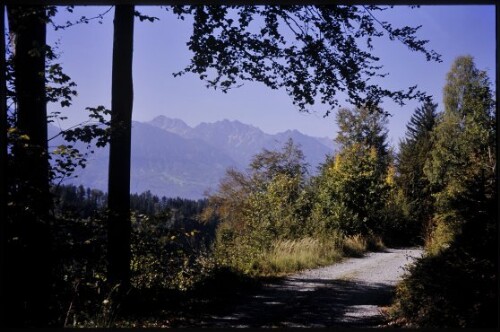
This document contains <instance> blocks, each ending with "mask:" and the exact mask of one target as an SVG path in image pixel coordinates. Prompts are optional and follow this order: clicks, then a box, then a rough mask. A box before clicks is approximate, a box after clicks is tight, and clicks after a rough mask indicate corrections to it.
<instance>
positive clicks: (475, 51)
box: [49, 6, 495, 145]
mask: <svg viewBox="0 0 500 332" xmlns="http://www.w3.org/2000/svg"><path fill="white" fill-rule="evenodd" d="M106 9H107V7H77V8H76V9H75V11H74V13H73V14H68V13H67V12H66V11H65V10H63V9H62V8H61V10H60V13H59V14H58V16H57V17H56V21H58V22H60V23H63V22H65V21H67V20H75V19H76V18H78V17H80V16H81V15H85V16H87V17H92V16H95V15H96V14H98V13H100V12H103V11H104V10H106ZM137 9H138V10H139V11H140V12H142V13H143V14H148V15H152V16H156V17H158V18H159V19H160V20H159V21H156V22H154V23H150V22H140V21H139V20H136V24H135V36H134V38H135V39H134V45H135V50H134V89H135V93H134V116H133V118H134V120H138V121H149V120H151V119H152V118H154V117H155V116H158V115H165V116H168V117H172V118H179V119H182V120H184V121H185V122H186V123H187V124H189V125H191V126H194V125H197V124H199V123H200V122H215V121H217V120H222V119H230V120H239V121H241V122H244V123H248V124H252V125H255V126H257V127H260V128H261V129H262V130H263V131H265V132H268V133H276V132H280V131H285V130H287V129H297V130H299V131H301V132H303V133H305V134H309V135H315V136H328V137H334V136H335V133H336V125H335V120H334V119H335V117H334V115H333V114H332V115H330V116H329V117H327V118H324V117H323V114H324V111H325V109H326V108H325V107H322V106H321V105H319V106H317V107H316V108H315V112H314V113H312V114H303V113H299V112H298V110H297V109H296V108H295V107H294V106H293V105H292V102H291V99H290V98H289V97H288V96H287V94H286V92H285V91H284V90H278V91H276V90H274V91H273V90H270V89H268V88H266V87H265V86H263V85H262V84H259V83H245V85H244V86H243V87H241V88H239V89H233V90H231V91H230V92H229V93H227V94H223V93H222V92H220V91H219V90H217V91H214V90H213V89H207V88H206V87H205V84H204V82H203V81H200V80H199V79H198V77H197V76H195V75H193V74H188V75H185V76H183V77H177V78H174V77H173V76H172V73H173V72H176V71H179V70H181V69H182V68H184V66H185V65H187V64H188V63H189V59H190V56H191V55H190V52H189V50H188V49H187V46H186V45H185V43H186V41H187V40H188V38H189V36H190V31H191V25H190V22H189V20H186V21H181V20H178V19H177V18H176V17H175V16H174V15H173V14H172V13H171V12H166V11H165V9H161V8H159V7H138V8H137ZM378 18H379V19H380V20H387V21H389V22H391V23H392V24H393V25H394V26H403V25H410V26H417V25H423V27H422V28H421V30H420V32H419V37H420V38H422V39H428V40H430V42H429V44H428V47H429V48H432V49H434V50H435V51H437V52H438V53H440V54H442V59H443V62H442V63H435V62H427V61H426V60H425V58H424V56H423V55H422V54H418V53H414V52H410V51H409V50H408V49H406V48H405V47H404V46H402V45H401V44H399V43H398V42H394V41H389V40H388V38H386V37H384V38H383V39H382V40H381V41H380V42H377V43H376V44H375V50H374V52H375V54H376V55H378V56H380V58H381V63H382V64H383V65H384V71H386V72H389V73H390V75H389V76H388V77H387V78H386V79H385V81H384V84H385V85H386V86H387V87H390V88H393V89H400V88H406V87H409V86H412V85H415V84H417V85H418V87H419V89H421V90H424V91H427V92H428V93H430V94H432V95H433V96H434V100H435V101H436V102H438V103H439V108H440V109H442V105H441V100H442V88H443V86H444V83H445V76H446V73H447V72H448V70H449V69H450V67H451V64H452V62H453V60H454V59H455V58H456V57H457V56H460V55H472V56H473V57H474V59H475V62H476V65H477V66H478V67H479V68H480V69H483V70H486V71H487V72H488V75H489V77H490V78H491V81H492V83H494V82H495V76H494V75H495V8H494V6H422V7H421V8H418V9H410V8H409V7H407V6H397V7H395V8H394V9H390V10H387V11H385V12H384V13H383V15H380V14H379V16H378ZM112 28H113V10H111V11H110V12H109V13H108V14H107V15H106V16H105V19H104V21H103V24H98V23H97V22H92V23H89V24H83V25H78V26H74V27H71V28H69V29H67V30H64V31H61V30H60V31H57V32H54V31H49V41H51V42H52V41H56V40H58V41H59V42H60V48H59V51H60V52H61V57H60V59H59V61H60V62H61V63H62V64H63V68H64V70H65V72H66V73H67V74H68V75H70V76H71V77H72V79H73V80H74V81H75V82H76V83H77V84H78V87H77V89H78V93H79V96H78V97H77V98H76V99H75V101H74V104H73V106H72V107H71V108H70V109H66V110H65V111H64V112H65V114H66V115H69V116H70V118H71V119H72V120H71V122H72V123H73V122H76V121H81V120H82V119H83V118H84V111H83V110H84V108H85V107H87V106H96V105H105V106H107V107H110V104H111V56H112V36H113V29H112ZM345 106H349V105H345ZM417 106H418V104H416V103H413V102H412V103H408V104H407V105H406V106H404V107H399V106H396V105H394V104H392V103H385V104H384V105H383V107H384V109H385V110H387V111H389V112H390V113H391V114H393V116H392V117H391V118H390V120H389V130H390V135H389V137H390V140H391V143H392V144H394V145H395V144H397V142H398V141H399V138H400V137H402V136H403V135H404V132H405V126H406V123H407V121H408V120H409V118H410V116H411V114H412V112H413V111H414V109H415V108H416V107H417ZM52 107H54V106H52Z"/></svg>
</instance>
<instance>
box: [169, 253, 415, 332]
mask: <svg viewBox="0 0 500 332" xmlns="http://www.w3.org/2000/svg"><path fill="white" fill-rule="evenodd" d="M421 255H422V250H421V249H419V248H405V249H386V250H385V251H384V252H371V253H367V254H366V255H365V256H363V257H361V258H349V259H346V260H344V261H342V262H340V263H338V264H334V265H330V266H326V267H322V268H318V269H312V270H305V271H302V272H300V273H297V274H294V275H290V276H287V277H284V278H280V279H276V280H273V281H269V282H266V283H265V284H263V285H262V287H260V288H259V289H257V290H254V291H252V292H248V293H245V294H234V296H232V297H230V298H228V299H227V301H225V303H224V305H213V306H212V305H210V304H208V305H206V306H203V309H202V308H200V307H198V308H197V309H198V310H188V312H190V314H186V315H180V316H177V318H175V319H173V320H171V321H169V323H168V325H169V326H170V327H213V328H239V327H253V328H254V327H319V328H321V327H358V328H359V327H362V328H365V327H383V326H384V325H383V324H384V323H385V319H384V315H383V314H382V312H381V309H382V308H384V307H387V306H389V305H390V304H391V301H392V298H393V295H394V290H395V285H396V283H397V282H398V280H399V279H400V278H401V277H402V275H403V274H404V272H405V269H404V267H405V266H406V265H407V264H410V263H411V262H412V261H413V260H414V259H415V258H416V257H420V256H421ZM200 309H202V310H200ZM186 313H187V312H186Z"/></svg>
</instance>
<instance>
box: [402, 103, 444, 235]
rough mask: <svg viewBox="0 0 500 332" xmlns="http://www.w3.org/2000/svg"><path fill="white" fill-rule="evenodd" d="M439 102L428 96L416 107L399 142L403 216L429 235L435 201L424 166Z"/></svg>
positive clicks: (414, 230)
mask: <svg viewBox="0 0 500 332" xmlns="http://www.w3.org/2000/svg"><path fill="white" fill-rule="evenodd" d="M436 109H437V104H435V103H433V102H432V99H429V100H427V101H426V102H425V103H424V104H423V105H422V106H421V107H419V108H417V109H416V110H415V112H414V114H413V115H412V117H411V118H410V122H409V123H408V125H407V126H406V137H405V138H404V139H403V140H402V141H401V142H400V144H399V154H398V157H397V159H398V160H397V171H398V176H397V177H396V182H397V187H398V188H399V190H400V195H401V197H400V199H399V204H401V206H404V209H405V211H404V217H405V218H406V219H407V221H408V222H409V223H412V224H413V226H412V227H411V228H412V230H411V233H412V234H413V236H420V237H421V238H422V239H429V236H430V234H429V232H430V225H431V219H432V214H433V206H434V201H433V197H432V188H431V184H430V181H429V179H428V178H427V176H426V175H425V174H424V167H425V165H426V163H428V161H429V159H430V157H431V151H432V147H433V140H432V131H433V129H434V128H435V126H436V125H437V123H438V121H439V118H438V114H437V110H436Z"/></svg>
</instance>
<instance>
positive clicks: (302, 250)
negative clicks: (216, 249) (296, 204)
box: [256, 238, 342, 275]
mask: <svg viewBox="0 0 500 332" xmlns="http://www.w3.org/2000/svg"><path fill="white" fill-rule="evenodd" d="M264 257H265V258H264V260H263V261H261V262H258V264H257V266H256V269H257V270H259V272H260V274H262V275H283V274H287V273H291V272H295V271H299V270H303V269H309V268H314V267H318V266H324V265H328V264H332V263H334V262H337V261H339V260H340V259H341V258H342V251H341V248H339V246H338V245H337V243H336V241H335V240H334V239H331V240H329V241H320V240H318V239H314V238H304V239H300V240H278V241H276V242H275V243H274V245H273V248H272V249H271V250H270V251H269V253H268V254H267V255H265V256H264Z"/></svg>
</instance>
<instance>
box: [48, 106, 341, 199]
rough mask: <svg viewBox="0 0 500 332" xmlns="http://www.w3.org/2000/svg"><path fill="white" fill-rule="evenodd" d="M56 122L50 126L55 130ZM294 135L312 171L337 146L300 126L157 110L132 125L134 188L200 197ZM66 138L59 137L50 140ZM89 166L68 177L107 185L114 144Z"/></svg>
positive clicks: (86, 183)
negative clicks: (272, 130) (281, 127)
mask: <svg viewBox="0 0 500 332" xmlns="http://www.w3.org/2000/svg"><path fill="white" fill-rule="evenodd" d="M56 131H57V130H56V128H55V127H51V128H50V129H49V135H51V133H50V132H52V133H55V132H56ZM289 138H292V139H293V141H294V143H295V144H297V145H298V146H300V148H301V149H302V151H303V152H304V155H305V159H306V162H307V163H308V164H309V165H310V167H309V168H310V172H311V173H314V171H315V170H316V168H317V166H318V165H319V164H320V163H322V162H324V161H325V157H326V155H331V154H332V153H333V152H334V151H335V149H336V147H335V144H334V142H333V140H331V139H328V138H326V137H323V138H322V137H312V136H308V135H304V134H302V133H300V132H299V131H297V130H288V131H285V132H282V133H278V134H267V133H264V132H263V131H262V130H260V129H259V128H257V127H254V126H251V125H248V124H244V123H241V122H239V121H229V120H222V121H218V122H214V123H201V124H199V125H197V126H196V127H190V126H188V125H187V124H186V123H185V122H184V121H182V120H179V119H171V118H168V117H165V116H158V117H156V118H154V119H153V120H151V121H149V122H137V121H134V122H133V125H132V162H131V192H132V193H134V192H135V193H141V192H144V191H147V190H150V191H151V193H153V194H155V195H158V196H166V197H183V198H190V199H199V198H202V197H203V196H204V193H205V192H206V191H208V190H212V191H213V190H216V189H217V185H218V183H219V180H220V179H221V178H222V176H223V175H224V173H225V171H226V169H227V168H229V167H233V168H236V169H239V170H244V169H246V167H247V166H248V164H249V162H250V161H251V159H252V157H253V156H254V155H255V154H257V153H259V152H261V151H262V149H264V148H266V149H268V150H279V149H281V147H282V146H283V144H284V143H285V142H286V141H287V140H288V139H289ZM59 144H64V141H62V139H60V138H57V139H55V141H54V142H51V145H56V146H57V145H59ZM94 151H95V152H94V153H93V154H91V155H90V156H89V158H88V163H87V167H85V168H84V169H78V170H77V171H76V172H75V175H76V176H77V177H76V178H70V179H66V180H65V181H64V182H63V183H66V184H69V183H71V184H76V185H80V184H82V185H84V186H85V187H90V188H96V189H100V190H103V191H106V186H107V173H108V155H109V149H108V147H105V148H95V149H94Z"/></svg>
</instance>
